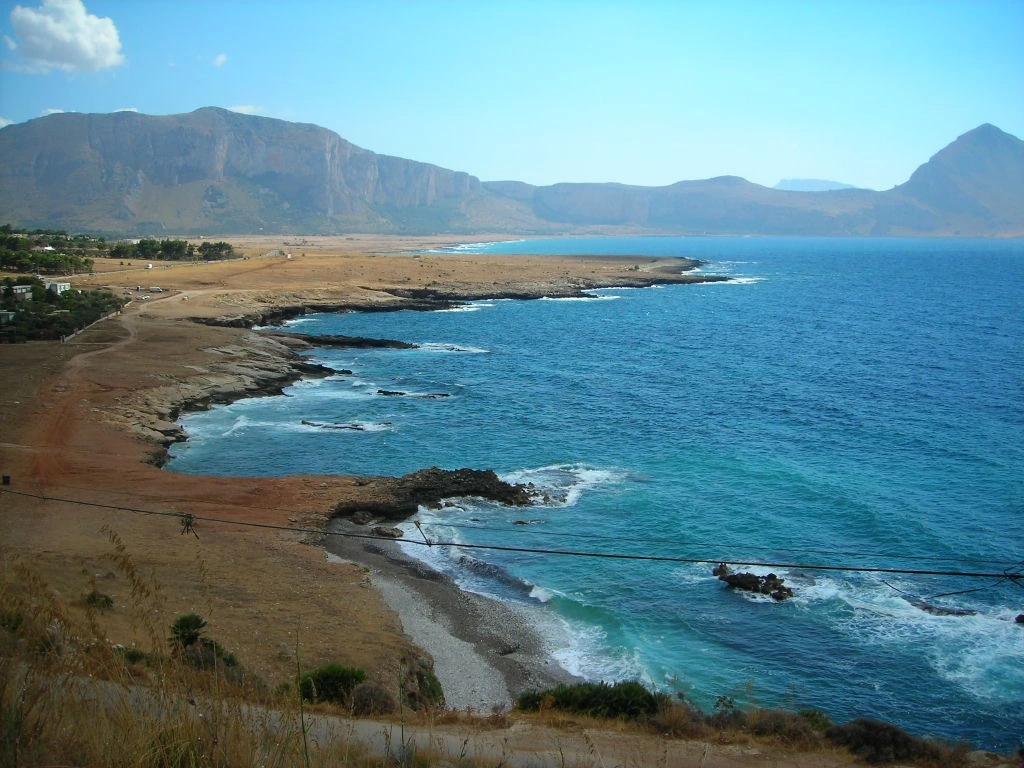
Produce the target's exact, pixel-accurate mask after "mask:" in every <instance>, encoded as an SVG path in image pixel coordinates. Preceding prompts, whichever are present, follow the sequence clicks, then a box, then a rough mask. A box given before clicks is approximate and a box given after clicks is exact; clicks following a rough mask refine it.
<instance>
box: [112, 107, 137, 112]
mask: <svg viewBox="0 0 1024 768" xmlns="http://www.w3.org/2000/svg"><path fill="white" fill-rule="evenodd" d="M114 111H115V112H138V111H139V108H138V107H121V108H120V109H115V110H114Z"/></svg>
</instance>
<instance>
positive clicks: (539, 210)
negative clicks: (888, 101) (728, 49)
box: [0, 107, 1024, 236]
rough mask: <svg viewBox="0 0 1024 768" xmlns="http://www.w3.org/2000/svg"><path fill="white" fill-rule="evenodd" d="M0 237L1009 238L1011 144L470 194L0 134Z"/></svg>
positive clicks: (277, 132) (373, 158) (432, 169)
mask: <svg viewBox="0 0 1024 768" xmlns="http://www.w3.org/2000/svg"><path fill="white" fill-rule="evenodd" d="M0 222H4V223H11V224H14V225H16V226H21V227H45V228H60V229H66V230H69V231H89V232H97V233H108V234H122V233H124V234H129V233H130V234H143V235H152V236H160V235H162V234H175V235H199V234H243V233H256V232H264V233H268V234H269V233H281V234H284V233H303V234H316V233H324V234H328V233H331V234H334V233H342V232H382V233H410V234H413V233H414V234H427V233H452V234H472V233H483V232H494V233H496V232H509V233H519V234H556V233H570V232H571V233H584V232H595V233H610V232H627V231H628V232H650V233H678V234H691V233H692V234H762V235H860V236H863V235H962V236H1012V235H1024V142H1022V141H1021V140H1020V139H1018V138H1016V137H1014V136H1011V135H1009V134H1007V133H1004V132H1003V131H1001V130H999V129H998V128H996V127H995V126H992V125H987V124H986V125H982V126H980V127H978V128H975V129H974V130H972V131H970V132H968V133H965V134H964V135H963V136H961V137H959V138H958V139H957V140H956V141H954V142H953V143H952V144H950V145H949V146H947V147H946V148H945V149H943V150H941V151H940V152H939V153H938V154H936V155H935V156H934V157H932V158H931V159H930V160H929V161H928V162H927V163H925V164H924V165H922V166H921V167H920V168H918V169H917V171H915V172H914V174H913V175H912V176H911V178H910V179H909V180H908V181H907V182H906V183H905V184H901V185H900V186H898V187H895V188H894V189H891V190H887V191H885V192H876V191H872V190H866V189H853V188H847V189H831V190H827V191H806V190H797V191H794V190H785V189H770V188H768V187H763V186H760V185H757V184H752V183H750V182H748V181H746V180H744V179H741V178H738V177H735V176H722V177H719V178H714V179H705V180H701V181H680V182H678V183H676V184H672V185H669V186H665V187H640V186H629V185H625V184H569V183H567V184H554V185H551V186H543V187H537V186H532V185H530V184H525V183H523V182H518V181H489V182H482V181H480V180H479V179H477V178H476V177H474V176H470V175H469V174H467V173H462V172H459V171H451V170H447V169H444V168H439V167H437V166H435V165H429V164H427V163H420V162H415V161H413V160H405V159H402V158H398V157H390V156H387V155H378V154H376V153H374V152H371V151H369V150H366V149H362V148H360V147H357V146H355V145H354V144H351V143H349V142H347V141H345V140H344V139H343V138H341V137H340V136H338V135H337V134H336V133H333V132H332V131H329V130H327V129H326V128H321V127H318V126H315V125H309V124H304V123H291V122H286V121H284V120H275V119H271V118H266V117H255V116H250V115H243V114H238V113H235V112H230V111H228V110H225V109H218V108H214V107H206V108H203V109H199V110H196V111H195V112H191V113H188V114H184V115H167V116H151V115H142V114H138V113H135V112H117V113H113V114H94V115H88V114H76V113H63V114H55V115H50V116H48V117H41V118H38V119H36V120H31V121H29V122H27V123H20V124H15V125H9V126H7V127H6V128H3V129H0Z"/></svg>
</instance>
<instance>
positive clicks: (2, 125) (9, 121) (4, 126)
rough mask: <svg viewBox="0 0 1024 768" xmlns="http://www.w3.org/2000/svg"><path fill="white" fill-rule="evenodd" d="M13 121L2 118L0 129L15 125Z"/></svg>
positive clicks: (0, 119) (0, 118)
mask: <svg viewBox="0 0 1024 768" xmlns="http://www.w3.org/2000/svg"><path fill="white" fill-rule="evenodd" d="M13 124H14V121H13V120H8V119H7V118H6V117H0V128H6V127H7V126H8V125H13Z"/></svg>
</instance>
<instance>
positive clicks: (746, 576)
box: [711, 563, 793, 600]
mask: <svg viewBox="0 0 1024 768" xmlns="http://www.w3.org/2000/svg"><path fill="white" fill-rule="evenodd" d="M711 573H712V574H713V575H715V576H717V577H718V580H719V581H724V582H725V583H726V584H728V585H729V586H730V587H732V588H733V589H742V590H743V591H745V592H754V593H756V594H760V595H769V596H770V597H771V598H772V599H773V600H785V599H786V598H789V597H792V596H793V590H792V589H790V588H789V587H787V586H786V585H785V583H784V580H783V579H781V578H779V577H778V576H776V575H775V574H774V573H769V574H767V575H766V576H758V575H757V574H754V573H733V572H732V571H731V569H730V568H729V566H728V565H726V564H725V563H720V564H719V565H717V566H715V567H714V568H713V569H712V570H711Z"/></svg>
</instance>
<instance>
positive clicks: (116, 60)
mask: <svg viewBox="0 0 1024 768" xmlns="http://www.w3.org/2000/svg"><path fill="white" fill-rule="evenodd" d="M10 18H11V26H12V27H13V29H14V34H15V37H16V38H17V39H16V40H11V39H9V38H8V40H7V42H8V47H10V48H11V49H12V50H14V51H15V52H16V53H17V54H18V55H19V56H21V58H22V59H24V60H25V61H26V62H27V63H28V64H29V66H30V67H31V68H33V69H35V70H38V71H40V72H46V71H49V70H51V69H62V70H65V71H68V72H99V71H100V70H101V69H108V68H110V67H116V66H118V65H120V64H123V63H124V55H123V54H122V53H121V38H120V35H119V34H118V31H117V27H116V26H115V25H114V22H113V20H112V19H110V18H100V17H98V16H94V15H93V14H91V13H88V12H87V11H86V9H85V4H84V3H83V2H82V0H43V4H42V5H41V6H40V7H38V8H26V7H24V6H21V5H16V6H14V10H12V11H11V17H10Z"/></svg>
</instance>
